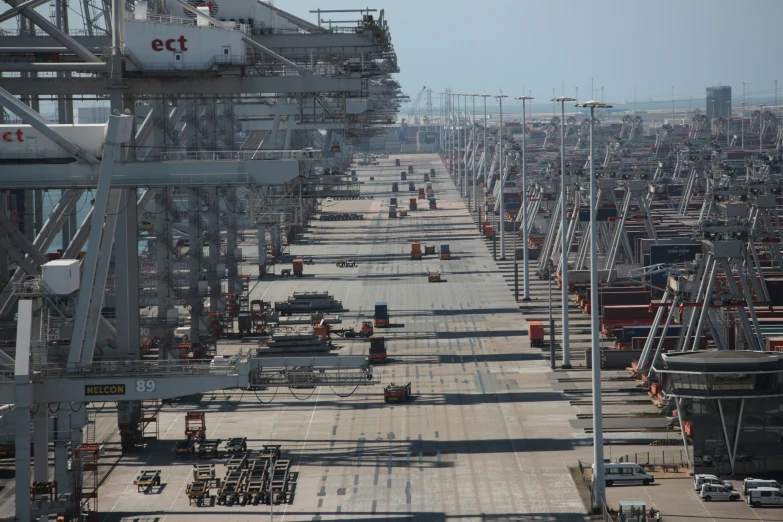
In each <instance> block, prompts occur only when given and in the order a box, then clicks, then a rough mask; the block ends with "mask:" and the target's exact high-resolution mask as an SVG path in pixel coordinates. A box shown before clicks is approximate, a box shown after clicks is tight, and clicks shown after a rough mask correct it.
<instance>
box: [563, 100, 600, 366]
mask: <svg viewBox="0 0 783 522" xmlns="http://www.w3.org/2000/svg"><path fill="white" fill-rule="evenodd" d="M552 101H553V102H555V103H558V102H559V103H560V111H561V114H562V117H563V120H565V103H566V102H571V101H574V99H573V98H566V97H565V96H561V97H560V98H552ZM567 189H568V182H567V178H566V165H565V127H564V126H563V125H562V122H561V125H560V198H561V199H562V202H561V204H560V207H561V209H562V214H561V216H560V227H561V229H562V230H561V232H560V239H561V248H562V259H561V261H560V263H561V264H562V268H561V270H560V281H561V283H562V285H563V288H562V294H561V295H562V300H563V302H562V311H563V366H562V368H564V369H570V368H571V350H570V347H569V336H570V334H569V332H568V255H569V251H570V250H571V248H570V247H571V245H569V244H568V237H567V236H568V221H567V220H566V202H567V200H568V192H567ZM574 212H576V206H574ZM552 219H554V216H552ZM596 302H598V301H596Z"/></svg>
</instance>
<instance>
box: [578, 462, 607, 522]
mask: <svg viewBox="0 0 783 522" xmlns="http://www.w3.org/2000/svg"><path fill="white" fill-rule="evenodd" d="M578 462H579V475H580V476H581V477H582V481H583V482H584V483H585V486H587V490H588V491H590V508H591V509H592V507H593V506H594V505H595V491H594V489H593V481H592V477H591V478H587V476H585V467H584V465H582V461H581V460H580V461H578ZM591 474H592V472H591ZM603 507H604V510H605V509H606V506H603ZM610 520H611V519H610Z"/></svg>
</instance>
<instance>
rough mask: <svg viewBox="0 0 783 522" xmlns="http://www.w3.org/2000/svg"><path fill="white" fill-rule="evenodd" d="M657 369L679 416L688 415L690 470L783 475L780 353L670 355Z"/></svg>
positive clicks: (782, 360) (782, 359) (782, 370)
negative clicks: (691, 461) (691, 463)
mask: <svg viewBox="0 0 783 522" xmlns="http://www.w3.org/2000/svg"><path fill="white" fill-rule="evenodd" d="M655 371H656V372H657V373H658V374H659V375H660V376H661V378H662V381H663V388H664V391H665V392H666V395H667V396H668V397H672V398H673V399H674V400H675V402H676V403H677V414H678V417H679V418H681V419H683V418H686V419H689V421H688V422H690V425H689V426H685V429H684V430H683V433H684V435H683V437H685V435H686V434H689V436H690V437H691V439H692V440H693V446H692V450H691V451H692V452H693V455H692V457H693V462H694V468H693V472H694V473H711V474H737V475H747V476H759V475H761V476H768V475H772V476H775V475H777V474H779V473H783V444H782V443H781V442H782V441H783V386H781V382H782V381H783V354H781V353H780V352H751V351H728V350H725V351H708V352H705V351H698V352H682V353H668V354H663V355H662V356H661V361H660V362H658V363H656V366H655ZM691 410H692V413H691ZM683 424H685V423H683ZM686 447H687V446H686Z"/></svg>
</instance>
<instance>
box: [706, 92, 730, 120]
mask: <svg viewBox="0 0 783 522" xmlns="http://www.w3.org/2000/svg"><path fill="white" fill-rule="evenodd" d="M730 115H731V87H730V86H719V87H707V119H710V120H711V119H713V118H726V119H728V118H729V116H730Z"/></svg>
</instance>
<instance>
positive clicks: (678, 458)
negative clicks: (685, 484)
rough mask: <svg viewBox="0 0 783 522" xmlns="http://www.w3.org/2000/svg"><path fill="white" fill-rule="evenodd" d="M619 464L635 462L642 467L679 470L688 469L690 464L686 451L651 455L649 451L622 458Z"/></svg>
mask: <svg viewBox="0 0 783 522" xmlns="http://www.w3.org/2000/svg"><path fill="white" fill-rule="evenodd" d="M617 462H633V463H635V464H639V465H640V466H653V467H661V468H664V467H667V468H668V467H669V466H677V467H678V468H688V467H689V463H688V459H687V457H686V455H685V450H681V449H680V450H676V449H672V450H668V451H661V452H660V453H651V452H649V451H647V452H644V453H631V454H629V455H624V456H622V457H620V458H619V459H618V460H617Z"/></svg>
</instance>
